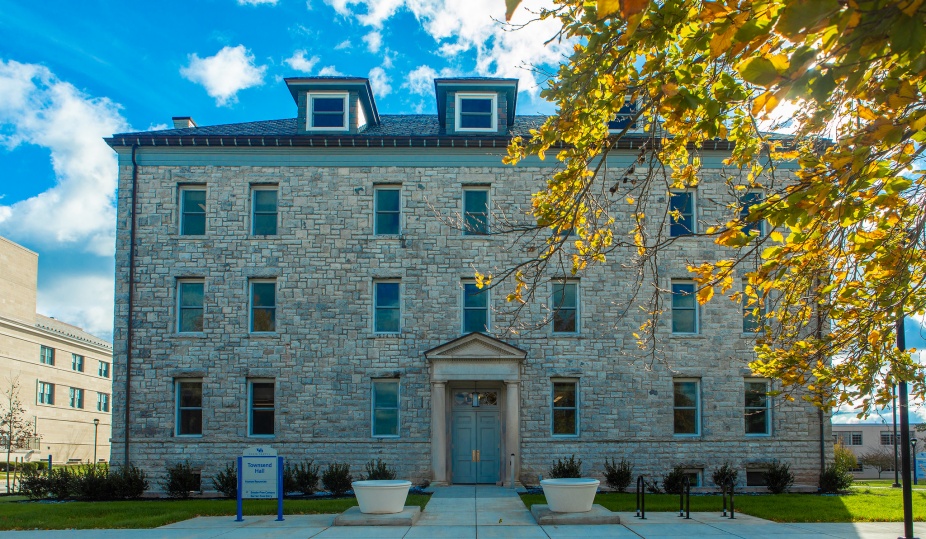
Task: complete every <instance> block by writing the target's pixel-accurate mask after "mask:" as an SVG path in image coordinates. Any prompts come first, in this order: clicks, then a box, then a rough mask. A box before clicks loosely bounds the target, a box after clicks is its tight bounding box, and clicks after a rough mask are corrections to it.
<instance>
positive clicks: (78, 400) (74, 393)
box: [68, 387, 84, 410]
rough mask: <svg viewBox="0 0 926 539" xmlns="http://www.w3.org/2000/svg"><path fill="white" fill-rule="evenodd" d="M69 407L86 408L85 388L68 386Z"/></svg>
mask: <svg viewBox="0 0 926 539" xmlns="http://www.w3.org/2000/svg"><path fill="white" fill-rule="evenodd" d="M68 408H74V409H75V410H83V409H84V390H83V389H81V388H79V387H69V388H68Z"/></svg>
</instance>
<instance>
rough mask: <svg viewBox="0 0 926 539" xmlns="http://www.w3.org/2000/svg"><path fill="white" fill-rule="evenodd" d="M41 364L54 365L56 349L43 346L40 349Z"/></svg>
mask: <svg viewBox="0 0 926 539" xmlns="http://www.w3.org/2000/svg"><path fill="white" fill-rule="evenodd" d="M39 362H40V363H42V364H45V365H54V364H55V349H54V348H51V347H49V346H42V347H41V348H40V349H39Z"/></svg>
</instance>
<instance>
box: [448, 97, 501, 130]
mask: <svg viewBox="0 0 926 539" xmlns="http://www.w3.org/2000/svg"><path fill="white" fill-rule="evenodd" d="M464 99H490V100H491V101H492V114H491V119H492V127H491V128H489V127H460V113H461V112H462V104H463V100H464ZM453 122H454V123H453V126H454V128H455V130H456V131H460V132H464V133H491V132H494V131H498V94H497V93H495V92H457V93H456V94H455V96H454V118H453Z"/></svg>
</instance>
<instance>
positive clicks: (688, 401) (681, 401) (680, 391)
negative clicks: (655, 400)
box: [673, 382, 698, 407]
mask: <svg viewBox="0 0 926 539" xmlns="http://www.w3.org/2000/svg"><path fill="white" fill-rule="evenodd" d="M673 385H674V386H675V406H692V407H693V406H697V405H698V384H697V383H695V382H675V384H673Z"/></svg>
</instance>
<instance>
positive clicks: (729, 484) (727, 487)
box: [720, 480, 736, 519]
mask: <svg viewBox="0 0 926 539" xmlns="http://www.w3.org/2000/svg"><path fill="white" fill-rule="evenodd" d="M728 490H729V492H730V518H731V519H735V518H736V512H735V511H734V509H733V491H734V490H735V486H734V485H733V481H732V480H731V481H727V482H726V483H724V484H723V487H721V492H722V493H723V514H722V515H720V516H722V517H725V516H727V491H728Z"/></svg>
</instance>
